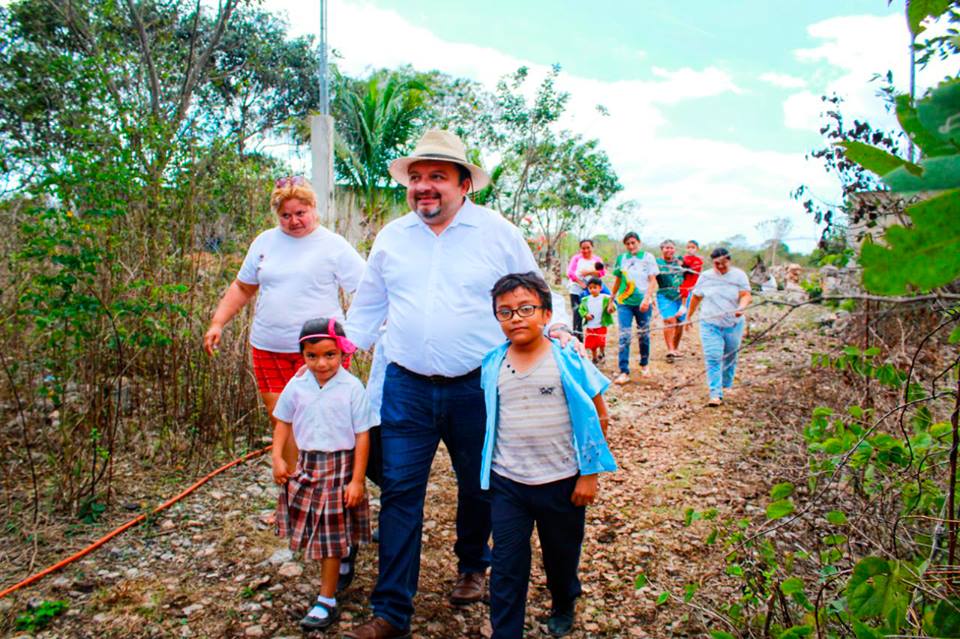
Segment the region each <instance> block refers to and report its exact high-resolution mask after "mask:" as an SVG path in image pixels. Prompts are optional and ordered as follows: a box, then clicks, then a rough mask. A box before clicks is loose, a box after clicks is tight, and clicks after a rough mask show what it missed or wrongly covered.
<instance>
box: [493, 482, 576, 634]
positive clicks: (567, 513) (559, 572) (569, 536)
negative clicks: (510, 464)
mask: <svg viewBox="0 0 960 639" xmlns="http://www.w3.org/2000/svg"><path fill="white" fill-rule="evenodd" d="M577 479H579V475H574V476H573V477H568V478H567V479H561V480H559V481H555V482H550V483H549V484H540V485H537V486H528V485H526V484H521V483H518V482H515V481H512V480H510V479H507V478H505V477H501V476H500V475H498V474H497V473H495V472H492V473H490V514H491V519H492V523H493V557H492V561H491V573H490V620H491V624H492V626H493V639H519V637H522V636H523V618H524V614H525V611H526V605H527V585H528V584H529V582H530V536H531V535H532V534H533V525H534V523H536V525H537V534H538V535H539V537H540V547H541V549H542V550H543V567H544V570H545V572H546V573H547V588H548V589H549V590H550V596H551V597H552V598H553V607H554V609H557V610H566V609H568V608H569V607H571V606H573V605H574V600H575V599H576V598H577V597H579V596H580V580H579V579H578V578H577V567H578V565H579V563H580V546H581V545H582V544H583V526H584V519H585V515H586V510H587V509H586V507H585V506H574V505H573V502H571V501H570V496H571V495H573V489H574V487H575V486H576V484H577Z"/></svg>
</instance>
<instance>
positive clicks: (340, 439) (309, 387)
mask: <svg viewBox="0 0 960 639" xmlns="http://www.w3.org/2000/svg"><path fill="white" fill-rule="evenodd" d="M273 416H274V417H276V418H277V419H279V420H280V421H284V422H288V423H291V424H293V439H294V441H296V442H297V448H299V449H300V450H321V451H324V452H328V453H330V452H334V451H338V450H353V448H354V446H355V445H356V434H357V433H362V432H364V431H367V430H370V428H371V427H373V426H376V425H377V424H379V423H380V419H379V418H378V417H377V416H376V415H374V413H373V411H372V410H370V404H369V402H368V401H367V395H366V392H365V391H364V389H363V383H362V382H361V381H360V380H359V379H357V378H356V377H354V376H353V375H351V374H350V372H349V371H347V370H345V369H344V368H342V367H341V368H339V369H338V370H337V373H336V375H334V376H333V377H331V378H330V379H328V380H327V383H326V384H324V385H323V386H322V387H321V386H320V384H319V383H317V378H316V377H314V375H313V373H311V372H310V371H307V372H306V373H304V374H303V375H301V376H299V377H296V376H294V377H293V378H291V379H290V381H289V382H287V385H286V386H285V387H284V388H283V392H282V393H280V397H279V398H278V399H277V405H276V406H275V407H274V409H273Z"/></svg>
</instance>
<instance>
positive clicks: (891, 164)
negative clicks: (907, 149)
mask: <svg viewBox="0 0 960 639" xmlns="http://www.w3.org/2000/svg"><path fill="white" fill-rule="evenodd" d="M915 4H921V5H923V6H922V8H920V9H914V8H913V7H914V5H915ZM941 4H942V3H939V2H923V3H910V11H911V12H913V13H911V25H914V22H913V20H914V18H916V17H917V16H921V15H927V12H928V11H934V10H936V9H938V8H939V7H940V5H941ZM919 19H920V18H917V24H918V23H919ZM914 26H915V25H914ZM915 33H916V32H915ZM958 113H960V79H951V80H947V81H945V82H943V83H941V84H940V85H939V86H938V87H936V88H935V89H933V90H932V91H930V92H929V93H928V95H926V96H925V97H924V98H922V99H921V100H919V101H918V102H917V103H916V104H915V105H913V104H911V103H910V101H909V100H908V99H905V98H904V97H902V96H901V97H898V98H897V115H898V118H899V121H900V123H901V126H902V127H903V128H904V131H905V132H906V133H907V134H908V135H909V136H910V137H911V139H912V140H913V141H914V142H915V143H916V144H917V145H918V146H919V147H920V149H921V151H922V152H923V153H924V158H923V159H921V160H920V161H919V162H918V163H916V164H914V163H912V162H908V161H907V160H904V159H902V158H898V157H895V156H893V155H891V154H889V153H887V152H885V151H883V150H881V149H878V148H875V147H872V146H869V145H865V144H861V143H855V142H848V143H842V144H841V146H843V147H844V149H845V150H846V154H847V157H848V158H849V159H850V160H853V161H855V162H857V163H859V164H860V165H861V166H862V167H864V168H866V169H869V170H871V171H873V172H874V173H876V174H877V175H879V176H880V177H881V178H882V179H883V181H884V182H885V183H886V185H887V186H888V187H889V188H890V189H891V190H892V191H895V192H908V193H909V192H916V191H923V192H926V193H930V194H931V195H930V196H929V197H928V199H925V200H922V201H920V202H919V203H916V204H912V205H910V206H908V207H907V209H906V214H907V215H908V216H909V219H910V224H909V226H899V225H894V226H891V227H889V228H887V230H886V233H885V235H884V244H882V245H881V244H875V243H872V242H867V243H865V244H864V246H863V247H862V250H861V256H860V262H861V264H862V265H863V267H864V273H863V282H864V285H865V286H866V287H867V288H868V289H869V290H871V291H873V292H876V293H880V294H883V295H897V294H903V293H906V292H908V291H910V290H915V289H919V290H930V289H932V288H936V287H938V286H943V285H946V284H949V283H950V282H952V281H954V280H955V279H957V277H958V276H960V257H958V255H960V250H958V249H960V225H958V224H957V220H956V213H957V211H958V210H960V191H958V190H957V189H958V187H960V119H958V115H957V114H958Z"/></svg>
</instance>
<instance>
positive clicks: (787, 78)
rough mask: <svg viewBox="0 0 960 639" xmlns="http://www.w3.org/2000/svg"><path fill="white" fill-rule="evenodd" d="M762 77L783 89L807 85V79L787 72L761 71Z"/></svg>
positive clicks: (800, 87)
mask: <svg viewBox="0 0 960 639" xmlns="http://www.w3.org/2000/svg"><path fill="white" fill-rule="evenodd" d="M760 79H761V80H762V81H763V82H766V83H767V84H772V85H773V86H775V87H780V88H781V89H802V88H803V87H805V86H807V81H806V80H804V79H803V78H798V77H796V76H792V75H789V74H786V73H775V72H773V71H770V72H768V73H761V74H760Z"/></svg>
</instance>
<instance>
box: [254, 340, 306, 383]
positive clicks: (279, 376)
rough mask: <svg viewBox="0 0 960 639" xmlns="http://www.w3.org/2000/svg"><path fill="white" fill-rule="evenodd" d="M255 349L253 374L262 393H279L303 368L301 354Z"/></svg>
mask: <svg viewBox="0 0 960 639" xmlns="http://www.w3.org/2000/svg"><path fill="white" fill-rule="evenodd" d="M250 348H251V349H253V374H254V375H255V376H256V378H257V388H258V389H259V390H260V392H261V393H279V392H281V391H282V390H283V387H284V386H286V385H287V382H289V381H290V378H291V377H293V375H294V373H296V372H297V371H298V370H300V367H301V366H303V356H302V355H300V353H274V352H273V351H262V350H260V349H259V348H257V347H256V346H251V347H250Z"/></svg>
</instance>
